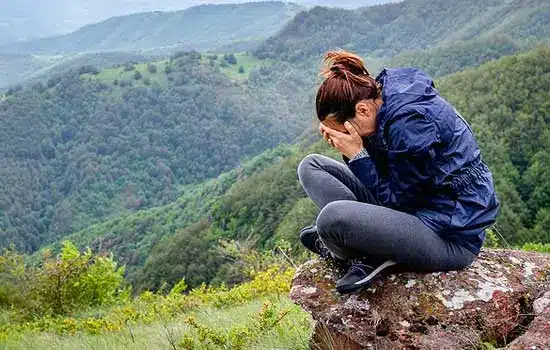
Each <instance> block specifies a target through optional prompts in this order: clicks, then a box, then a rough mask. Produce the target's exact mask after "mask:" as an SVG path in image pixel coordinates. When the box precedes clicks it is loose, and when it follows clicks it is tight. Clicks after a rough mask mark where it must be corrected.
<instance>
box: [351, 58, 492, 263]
mask: <svg viewBox="0 0 550 350" xmlns="http://www.w3.org/2000/svg"><path fill="white" fill-rule="evenodd" d="M377 81H378V82H380V83H381V84H382V97H383V104H382V106H381V107H380V110H379V112H378V115H377V131H376V133H375V134H374V135H372V136H371V137H369V138H368V141H366V142H365V147H366V148H367V150H368V151H369V154H370V155H371V157H366V158H361V159H358V160H355V161H353V162H348V160H347V159H346V161H347V163H348V166H349V167H350V169H351V170H352V171H353V173H354V174H355V176H357V177H358V178H359V179H360V180H361V182H362V183H363V184H365V186H366V187H367V188H368V189H369V190H370V191H371V193H372V194H373V195H374V197H375V198H376V199H377V200H378V201H379V203H380V204H381V205H384V206H386V207H390V208H393V209H396V210H400V211H404V212H407V213H411V214H414V215H415V216H417V217H418V218H419V219H420V220H422V222H424V224H426V225H427V226H428V227H430V228H431V229H432V230H434V231H435V232H436V233H438V234H439V235H440V236H441V237H443V238H444V239H446V240H449V241H454V242H456V243H458V244H460V245H462V246H464V247H465V248H467V249H468V250H469V251H471V252H473V253H474V254H477V253H478V252H479V250H480V248H481V246H482V244H483V241H484V239H485V229H486V228H488V227H489V226H491V225H492V224H493V223H494V222H495V219H496V216H497V213H498V208H499V202H498V199H497V197H496V194H495V190H494V186H493V179H492V175H491V172H490V171H489V169H488V168H487V166H486V165H485V164H484V163H483V162H482V160H481V154H480V150H479V148H478V145H477V142H476V140H475V138H474V136H473V134H472V130H471V129H470V127H469V125H468V124H467V123H466V121H464V119H463V118H462V117H461V116H460V115H459V114H458V112H457V111H456V110H455V109H454V108H453V107H452V106H451V105H450V104H449V103H448V102H447V101H445V100H444V99H443V98H442V97H441V96H439V93H438V92H437V90H436V89H435V86H434V83H433V81H432V80H431V79H430V78H429V77H428V76H426V75H425V74H424V73H423V72H422V71H420V70H418V69H413V68H404V69H385V70H384V71H382V73H380V75H379V76H378V78H377Z"/></svg>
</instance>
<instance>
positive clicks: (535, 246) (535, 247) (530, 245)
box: [521, 243, 550, 254]
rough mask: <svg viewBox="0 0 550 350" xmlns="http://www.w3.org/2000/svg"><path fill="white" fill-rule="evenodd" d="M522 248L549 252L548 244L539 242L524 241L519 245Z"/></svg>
mask: <svg viewBox="0 0 550 350" xmlns="http://www.w3.org/2000/svg"><path fill="white" fill-rule="evenodd" d="M521 249H523V250H527V251H531V252H539V253H548V254H550V244H541V243H526V244H524V245H523V247H521Z"/></svg>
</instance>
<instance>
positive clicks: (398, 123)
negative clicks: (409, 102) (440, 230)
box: [349, 113, 439, 212]
mask: <svg viewBox="0 0 550 350" xmlns="http://www.w3.org/2000/svg"><path fill="white" fill-rule="evenodd" d="M388 128H389V129H388V139H387V140H388V169H387V175H386V176H382V175H380V174H379V172H378V171H377V169H376V166H375V164H374V161H373V160H372V159H371V158H361V159H358V160H355V161H353V162H350V163H349V167H350V169H351V171H352V172H353V173H354V174H355V176H357V177H358V178H359V180H361V182H362V183H363V184H364V185H365V186H366V187H367V189H368V190H369V191H370V192H371V193H372V194H373V196H374V197H375V198H376V199H377V200H378V201H379V202H380V203H381V204H383V205H387V206H389V207H391V208H394V209H397V210H402V211H407V212H411V211H415V208H416V207H417V205H418V204H419V203H420V202H421V200H422V194H423V191H422V189H423V188H425V186H426V185H428V184H429V183H430V182H431V179H432V177H433V172H434V170H435V169H436V167H435V153H436V152H435V148H436V147H437V144H438V142H439V141H438V138H439V137H438V132H437V127H436V125H435V124H434V123H433V122H432V121H431V120H429V119H427V118H426V117H424V116H423V115H421V114H418V113H413V114H409V115H404V116H400V117H398V118H396V119H395V121H394V122H393V123H392V124H391V125H390V126H389V127H388Z"/></svg>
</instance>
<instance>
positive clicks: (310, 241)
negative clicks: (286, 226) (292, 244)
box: [300, 225, 331, 258]
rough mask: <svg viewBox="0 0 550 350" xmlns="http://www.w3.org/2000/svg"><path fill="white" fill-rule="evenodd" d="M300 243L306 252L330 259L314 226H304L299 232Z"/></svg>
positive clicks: (328, 252)
mask: <svg viewBox="0 0 550 350" xmlns="http://www.w3.org/2000/svg"><path fill="white" fill-rule="evenodd" d="M300 242H301V243H302V245H303V246H304V247H306V248H307V249H308V250H310V251H312V252H314V253H315V254H317V255H320V256H321V257H323V258H329V257H331V254H330V251H329V250H328V248H327V247H326V246H325V244H324V243H323V242H322V241H321V239H320V238H319V234H318V233H317V226H315V225H311V226H306V227H304V228H303V229H302V230H301V231H300Z"/></svg>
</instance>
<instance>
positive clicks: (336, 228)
mask: <svg viewBox="0 0 550 350" xmlns="http://www.w3.org/2000/svg"><path fill="white" fill-rule="evenodd" d="M298 177H299V178H300V183H301V185H302V187H303V189H304V190H305V192H306V193H307V195H308V196H309V198H311V200H313V202H315V204H317V206H318V207H319V208H320V209H321V211H320V213H319V215H318V217H317V230H318V232H319V236H320V237H321V240H322V242H323V243H325V245H326V246H327V248H328V249H329V250H330V251H331V252H332V254H333V255H334V256H335V257H336V258H339V259H342V260H347V259H349V258H365V259H366V260H367V261H371V260H372V262H373V263H378V262H381V261H384V260H387V259H390V260H393V261H395V262H397V263H398V264H400V265H402V266H403V267H405V268H407V269H408V268H410V269H411V270H414V271H448V270H458V269H461V268H464V267H466V266H468V265H470V264H471V263H472V262H473V261H474V259H475V257H476V256H475V255H474V254H473V253H472V252H470V251H469V250H467V249H466V248H464V247H462V246H460V245H458V244H456V243H453V242H449V241H446V240H444V239H442V238H441V237H440V236H439V235H438V234H437V233H435V232H434V231H433V230H431V229H430V228H429V227H427V226H426V225H424V223H423V222H422V221H421V220H420V219H418V218H417V217H416V216H414V215H411V214H407V213H403V212H400V211H396V210H393V209H390V208H386V207H383V206H380V205H377V204H378V203H377V201H376V200H375V198H374V197H373V196H372V194H371V193H370V192H369V191H368V190H367V188H366V187H365V186H364V185H363V184H362V183H361V181H360V180H359V179H358V178H357V177H356V176H355V175H354V174H353V173H352V172H351V170H350V169H349V168H348V167H347V166H346V165H345V164H344V163H341V162H337V161H335V160H333V159H331V158H328V157H325V156H322V155H319V154H311V155H309V156H307V157H306V158H304V160H302V162H301V163H300V165H299V167H298Z"/></svg>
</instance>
